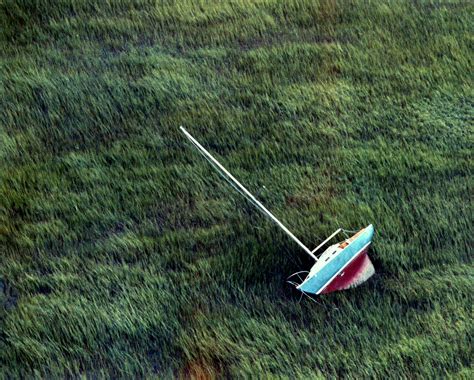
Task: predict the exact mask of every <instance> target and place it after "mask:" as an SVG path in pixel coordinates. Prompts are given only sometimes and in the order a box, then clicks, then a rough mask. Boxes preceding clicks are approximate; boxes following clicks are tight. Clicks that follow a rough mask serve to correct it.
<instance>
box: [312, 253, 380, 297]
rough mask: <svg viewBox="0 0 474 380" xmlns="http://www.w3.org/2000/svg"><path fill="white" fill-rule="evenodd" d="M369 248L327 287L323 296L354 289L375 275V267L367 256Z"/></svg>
mask: <svg viewBox="0 0 474 380" xmlns="http://www.w3.org/2000/svg"><path fill="white" fill-rule="evenodd" d="M368 250H369V247H367V248H366V249H364V250H363V251H362V252H360V253H359V254H358V255H357V257H356V258H355V259H354V260H353V261H352V262H351V263H350V264H349V265H348V266H347V267H345V268H344V269H343V270H342V271H341V273H339V274H338V275H337V276H336V277H335V278H334V279H333V280H332V281H331V282H330V283H329V284H328V285H326V287H325V288H324V289H323V291H322V292H321V294H325V293H331V292H335V291H337V290H344V289H348V288H352V287H354V286H357V285H359V284H361V283H362V282H364V281H366V280H367V279H368V278H369V277H371V276H372V275H373V274H374V273H375V269H374V266H373V264H372V262H371V261H370V259H369V256H368V255H367V251H368Z"/></svg>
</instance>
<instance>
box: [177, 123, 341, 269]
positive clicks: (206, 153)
mask: <svg viewBox="0 0 474 380" xmlns="http://www.w3.org/2000/svg"><path fill="white" fill-rule="evenodd" d="M179 129H180V130H181V131H182V132H183V133H184V134H185V136H186V137H187V138H188V139H189V140H190V141H191V142H192V143H193V145H194V146H195V147H196V148H197V149H199V151H200V152H201V153H202V154H203V155H204V156H205V157H206V158H208V159H209V160H210V161H211V162H212V163H213V164H215V165H216V166H217V167H218V168H219V169H220V170H222V172H223V173H224V174H225V175H226V176H227V177H228V178H229V179H230V180H231V181H232V182H233V183H234V184H235V185H236V186H237V187H238V188H239V189H240V190H241V191H242V192H243V193H244V194H245V195H246V196H247V197H249V198H250V199H251V200H252V201H253V202H254V204H255V205H256V206H257V207H258V208H259V209H260V210H261V211H263V212H264V213H265V214H266V215H267V216H269V217H270V219H272V220H273V221H274V222H275V223H276V224H277V225H278V226H279V227H280V228H281V229H282V230H283V231H285V233H286V234H287V235H288V236H289V237H290V238H292V239H293V240H294V241H295V242H296V243H297V244H298V245H299V246H300V247H301V248H303V250H304V251H305V252H306V253H307V254H308V255H310V256H311V257H312V258H313V259H314V260H316V261H318V258H317V257H316V256H315V255H314V252H315V251H316V250H317V249H318V248H320V247H317V249H315V250H313V251H311V250H310V249H309V248H308V247H307V246H305V245H304V244H303V243H302V242H301V240H300V239H298V238H297V237H296V236H295V235H293V233H292V232H291V231H290V230H289V229H288V228H286V227H285V225H284V224H283V223H282V222H280V221H279V220H278V219H277V218H276V217H275V216H274V215H273V214H272V213H271V212H270V211H269V210H268V209H267V208H266V207H265V206H264V205H263V204H262V203H260V201H259V200H258V199H257V198H255V197H254V196H253V195H252V194H251V193H250V192H249V191H248V190H247V189H246V188H245V187H244V186H243V185H242V184H241V183H240V182H239V181H238V180H237V179H236V178H235V177H234V176H233V175H232V174H230V173H229V171H228V170H227V169H226V168H224V167H223V166H222V165H221V164H220V163H219V161H217V160H216V159H215V158H214V157H213V156H212V155H211V154H210V153H209V152H208V151H207V150H206V149H205V148H204V147H203V146H202V145H201V144H199V142H198V141H197V140H196V139H195V138H194V137H193V136H191V135H190V134H189V132H188V131H186V129H184V128H183V127H182V126H180V127H179ZM337 232H339V231H337ZM331 237H332V236H331ZM324 243H325V242H324ZM324 243H323V244H324ZM320 246H321V245H320Z"/></svg>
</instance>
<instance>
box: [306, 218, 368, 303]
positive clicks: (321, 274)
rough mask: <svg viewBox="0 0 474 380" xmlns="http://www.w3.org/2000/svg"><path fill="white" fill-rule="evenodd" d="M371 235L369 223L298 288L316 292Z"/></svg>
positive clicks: (307, 291) (353, 255)
mask: <svg viewBox="0 0 474 380" xmlns="http://www.w3.org/2000/svg"><path fill="white" fill-rule="evenodd" d="M373 236H374V227H373V226H372V225H369V226H368V227H367V228H366V229H365V230H364V232H363V233H362V234H360V235H359V236H358V237H357V238H356V239H355V240H354V241H353V242H352V243H350V244H349V245H348V246H347V247H346V248H345V249H344V250H342V251H341V252H340V253H339V254H338V255H337V256H336V257H335V258H333V259H332V260H331V261H329V262H328V263H327V264H326V265H325V266H324V267H322V268H321V269H320V270H319V271H318V272H317V273H316V274H315V275H314V276H312V277H311V278H308V279H306V280H305V281H304V282H303V283H302V284H301V285H300V286H299V287H298V289H300V290H301V291H303V292H306V293H313V294H318V293H319V292H320V291H322V290H323V289H324V287H325V286H326V285H327V284H328V282H329V281H330V280H331V279H332V278H333V277H334V276H335V275H336V274H337V273H338V272H339V271H340V269H341V268H342V267H344V266H345V265H346V264H347V263H348V262H350V261H351V259H353V258H354V257H355V256H356V255H357V253H358V252H359V251H360V250H361V249H362V248H364V247H365V246H366V245H367V244H368V243H370V242H371V241H372V237H373Z"/></svg>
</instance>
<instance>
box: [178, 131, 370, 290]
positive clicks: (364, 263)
mask: <svg viewBox="0 0 474 380" xmlns="http://www.w3.org/2000/svg"><path fill="white" fill-rule="evenodd" d="M180 130H181V132H183V133H184V135H185V136H186V137H187V139H188V140H189V141H190V142H191V143H192V144H193V145H194V146H195V147H196V148H197V150H198V151H199V152H200V153H201V154H202V155H203V156H204V157H205V158H206V159H207V160H208V161H209V163H210V164H211V165H212V166H213V167H214V168H215V169H216V170H217V171H218V173H219V174H220V175H222V176H223V177H224V178H225V179H226V180H227V181H228V182H229V183H230V184H231V185H232V186H233V187H234V188H235V189H236V190H237V191H238V192H239V193H240V194H242V195H243V196H244V197H245V198H247V199H248V200H249V201H250V202H251V203H252V204H253V205H254V206H255V207H257V208H258V209H259V210H260V211H262V212H263V213H264V214H265V215H267V216H268V217H269V218H270V219H271V220H272V221H273V222H275V223H276V224H277V225H278V226H279V227H280V228H281V229H282V230H283V231H284V232H285V233H286V234H287V235H288V236H289V237H290V238H291V239H292V240H293V241H295V242H296V243H297V244H298V245H299V247H300V248H301V249H303V251H305V252H306V253H307V254H308V255H309V256H311V258H312V259H313V260H315V263H314V264H313V266H312V267H311V269H310V270H309V271H300V272H296V273H294V274H292V275H291V276H290V277H289V278H288V282H289V283H291V284H292V285H294V286H295V287H296V289H298V290H299V291H301V292H302V293H304V294H307V295H309V294H312V295H320V294H326V293H331V292H335V291H339V290H345V289H349V288H352V287H356V286H358V285H360V284H362V283H363V282H365V281H367V280H368V279H369V278H370V277H371V276H372V275H373V274H374V273H375V269H374V266H373V264H372V262H371V261H370V258H369V256H368V250H369V246H370V244H371V243H372V238H373V236H374V227H373V225H372V224H369V225H368V226H367V227H365V228H362V229H361V230H359V231H357V232H356V233H355V234H353V235H352V236H349V237H347V238H346V239H344V240H342V241H340V242H338V243H336V244H333V245H331V246H329V247H328V248H327V249H326V250H324V251H323V252H322V253H321V254H320V255H319V256H317V255H316V253H317V252H319V251H320V250H321V248H323V247H324V246H325V244H327V243H328V242H329V241H330V240H332V239H333V238H334V237H335V236H336V235H338V234H339V233H341V232H343V233H347V232H349V231H347V230H344V229H342V228H338V229H337V230H336V231H335V232H334V233H332V234H331V235H330V236H329V237H328V238H327V239H325V240H324V241H323V242H322V243H321V244H319V245H318V246H317V247H316V248H314V249H312V250H311V249H310V248H308V247H307V246H306V245H305V244H303V242H302V241H301V240H300V239H298V238H297V237H296V236H295V235H294V234H293V233H292V232H291V231H290V230H289V229H288V228H287V227H286V226H285V225H284V224H283V223H282V222H281V221H280V220H279V219H277V218H276V217H275V216H274V215H273V214H272V213H271V212H270V211H269V210H268V209H267V208H266V207H265V206H264V205H263V204H262V203H261V202H260V201H259V200H258V199H257V198H256V197H255V196H253V195H252V194H251V193H250V192H249V191H248V190H247V189H246V188H245V187H244V186H243V185H242V184H241V183H240V182H239V181H238V180H237V179H236V178H235V177H234V176H233V175H232V174H230V173H229V171H228V170H227V169H226V168H225V167H224V166H222V165H221V164H220V163H219V161H217V160H216V159H215V158H214V157H213V156H212V155H211V154H210V153H209V152H208V151H207V150H206V149H205V148H204V147H203V146H202V145H201V144H200V143H199V142H198V141H197V140H196V139H195V138H194V137H193V136H191V134H190V133H189V132H188V131H186V129H184V128H183V127H182V126H181V127H180ZM295 276H297V277H298V278H299V280H300V283H297V282H295V281H293V280H290V278H292V279H293V278H295Z"/></svg>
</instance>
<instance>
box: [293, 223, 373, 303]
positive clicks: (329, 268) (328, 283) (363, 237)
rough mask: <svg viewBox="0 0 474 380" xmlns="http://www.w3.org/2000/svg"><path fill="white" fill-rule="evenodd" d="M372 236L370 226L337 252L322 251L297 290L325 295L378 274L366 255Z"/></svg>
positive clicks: (355, 284) (352, 285)
mask: <svg viewBox="0 0 474 380" xmlns="http://www.w3.org/2000/svg"><path fill="white" fill-rule="evenodd" d="M373 235H374V228H373V226H372V225H369V226H368V227H366V228H364V229H363V230H361V231H360V232H359V233H358V234H356V235H354V237H353V238H351V239H352V240H351V242H350V243H349V244H348V245H346V246H345V247H344V248H342V249H340V250H339V252H338V253H337V254H334V253H331V252H328V254H326V255H325V254H323V255H322V256H321V258H320V260H319V262H317V263H316V264H315V265H314V266H313V268H312V269H311V271H310V273H309V275H308V276H307V277H306V279H305V280H304V281H303V282H302V283H301V284H300V285H299V286H298V289H299V290H301V291H302V292H305V293H311V294H326V293H331V292H334V291H338V290H344V289H348V288H350V287H354V286H357V285H359V284H361V283H362V282H364V281H366V280H367V279H368V278H370V277H371V276H372V275H373V274H374V273H375V270H374V266H373V265H372V262H371V261H370V259H369V257H368V255H367V252H368V249H369V246H370V244H371V242H372V237H373ZM341 244H342V243H341ZM326 260H327V262H326Z"/></svg>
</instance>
